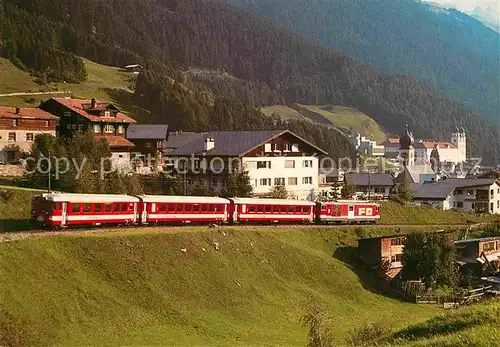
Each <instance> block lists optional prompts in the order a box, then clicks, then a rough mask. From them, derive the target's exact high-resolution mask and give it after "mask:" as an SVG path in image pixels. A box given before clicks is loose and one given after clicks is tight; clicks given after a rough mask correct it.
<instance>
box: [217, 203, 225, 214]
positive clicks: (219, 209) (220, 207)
mask: <svg viewBox="0 0 500 347" xmlns="http://www.w3.org/2000/svg"><path fill="white" fill-rule="evenodd" d="M217 211H218V212H222V211H224V205H222V204H218V205H217Z"/></svg>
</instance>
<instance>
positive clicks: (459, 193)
mask: <svg viewBox="0 0 500 347" xmlns="http://www.w3.org/2000/svg"><path fill="white" fill-rule="evenodd" d="M456 192H457V194H456V195H462V194H463V193H464V191H463V190H462V189H457V190H456Z"/></svg>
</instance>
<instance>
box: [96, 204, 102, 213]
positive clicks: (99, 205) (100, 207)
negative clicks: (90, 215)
mask: <svg viewBox="0 0 500 347" xmlns="http://www.w3.org/2000/svg"><path fill="white" fill-rule="evenodd" d="M101 210H102V205H101V204H95V205H94V212H101Z"/></svg>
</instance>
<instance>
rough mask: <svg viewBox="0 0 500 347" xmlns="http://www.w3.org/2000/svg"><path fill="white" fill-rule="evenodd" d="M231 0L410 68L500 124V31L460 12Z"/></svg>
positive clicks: (378, 62) (379, 62)
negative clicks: (499, 59) (499, 92)
mask: <svg viewBox="0 0 500 347" xmlns="http://www.w3.org/2000/svg"><path fill="white" fill-rule="evenodd" d="M232 2H233V3H235V4H237V5H240V6H242V7H245V8H248V9H250V10H252V11H253V12H255V13H257V14H258V15H261V16H266V17H269V18H272V19H274V20H277V21H279V22H280V23H283V24H284V25H287V26H289V27H291V28H293V29H295V30H296V31H297V32H299V33H301V34H303V35H306V36H308V37H311V38H313V39H316V40H319V41H321V42H322V43H324V44H325V45H326V46H328V47H330V48H333V49H336V50H338V51H341V52H343V53H345V54H347V55H348V56H351V57H354V58H357V59H360V60H362V61H364V62H366V63H368V64H370V65H373V66H374V67H376V68H377V69H379V70H382V71H386V72H389V73H393V74H403V75H411V76H413V77H415V78H417V79H419V80H420V81H423V82H425V83H427V84H429V85H430V86H432V87H434V88H435V89H436V90H438V91H440V92H443V93H445V94H447V95H449V96H451V97H454V98H457V99H459V100H461V101H463V102H465V103H467V104H469V105H473V106H474V107H476V108H477V109H479V110H480V111H481V112H483V113H484V114H487V115H488V116H489V117H490V118H491V119H495V121H496V122H497V123H500V118H499V115H498V114H499V113H498V110H499V109H500V96H499V94H498V90H500V75H499V74H498V56H499V55H500V45H499V44H498V43H499V40H500V34H499V33H498V32H495V31H494V30H491V29H490V28H489V27H486V26H484V25H483V24H482V23H480V22H478V21H477V20H476V19H474V18H472V17H470V16H468V15H466V14H464V13H462V12H460V11H457V10H455V9H451V8H445V6H442V5H434V4H427V3H425V2H421V1H414V0H401V1H384V0H374V1H363V0H353V1H336V0H328V1H319V0H313V1H310V0H297V1H283V0H232ZM446 7H449V6H446ZM410 38H411V39H410Z"/></svg>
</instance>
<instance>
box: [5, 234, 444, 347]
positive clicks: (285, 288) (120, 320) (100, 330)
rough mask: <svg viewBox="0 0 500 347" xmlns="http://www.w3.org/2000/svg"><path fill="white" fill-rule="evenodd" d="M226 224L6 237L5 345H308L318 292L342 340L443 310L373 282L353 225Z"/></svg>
mask: <svg viewBox="0 0 500 347" xmlns="http://www.w3.org/2000/svg"><path fill="white" fill-rule="evenodd" d="M222 230H224V232H225V235H223V234H221V233H218V232H217V230H216V229H207V228H186V229H183V230H182V231H178V229H177V230H173V231H170V232H168V231H167V230H165V232H163V233H159V232H157V231H156V232H153V231H150V232H147V231H140V232H134V233H124V232H114V233H107V234H104V235H70V236H57V237H43V238H31V239H26V240H22V241H13V242H8V243H4V244H0V264H1V266H0V277H1V278H2V281H0V293H1V294H0V300H1V301H2V302H0V307H2V309H3V313H2V314H0V336H4V341H2V340H1V339H0V345H9V344H11V343H12V342H15V341H18V344H19V345H33V344H35V345H53V344H59V345H73V344H78V345H105V344H113V345H124V344H127V345H153V344H154V345H160V344H161V345H172V344H175V345H208V344H212V345H213V344H217V345H259V346H261V345H304V344H305V340H306V330H305V329H304V328H302V327H301V326H300V324H299V318H300V317H301V316H302V314H303V312H304V309H303V307H304V305H305V303H306V302H307V300H308V298H309V297H310V296H312V297H314V298H315V299H316V300H318V301H319V302H320V303H321V304H320V305H321V308H322V311H323V312H324V313H325V315H326V316H328V317H329V319H328V325H329V326H331V327H332V329H333V331H334V332H335V336H336V339H337V343H339V344H341V343H342V344H343V342H344V341H345V338H346V336H347V334H348V333H349V332H350V331H351V330H352V329H354V328H358V327H361V326H364V325H365V324H367V323H374V324H381V323H383V324H385V325H390V326H392V327H394V328H398V327H399V328H403V327H405V326H407V325H408V324H415V323H418V322H422V321H423V320H424V319H426V318H429V317H431V316H434V315H435V314H436V313H438V312H439V310H438V309H437V308H435V307H431V306H415V305H412V304H406V303H401V302H399V301H396V300H392V299H389V298H387V297H384V296H382V295H379V294H376V293H374V292H373V291H372V290H370V288H372V282H371V278H370V276H369V275H367V273H365V272H363V271H361V270H353V268H352V259H353V257H354V256H353V250H354V249H353V248H352V247H350V246H351V245H355V236H354V232H353V228H345V229H338V228H337V229H326V228H321V229H318V228H307V227H301V228H298V227H297V228H289V229H285V228H277V229H269V228H267V229H258V228H254V229H253V228H233V227H224V228H223V229H222ZM379 231H380V230H378V231H377V232H379ZM387 232H389V231H387ZM213 238H215V239H217V241H218V242H219V243H220V251H216V250H214V248H213V247H212V246H211V245H210V243H211V240H212V239H213ZM184 247H185V248H187V252H186V253H183V252H181V251H180V249H181V248H184ZM203 249H205V250H206V251H205V250H203ZM332 254H333V257H332ZM344 261H346V262H347V263H345V262H344ZM14 344H15V343H14Z"/></svg>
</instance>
